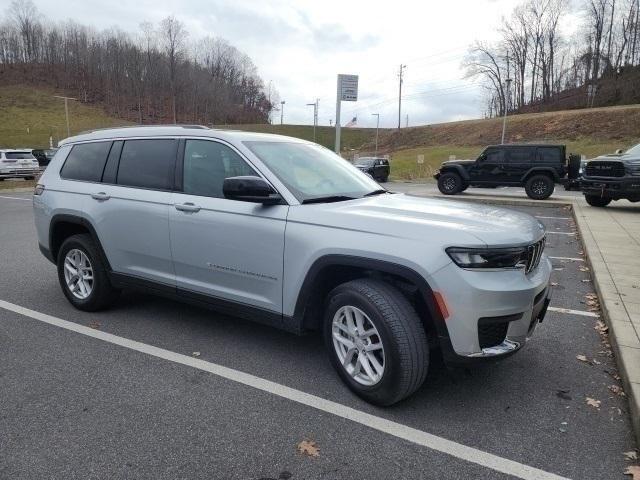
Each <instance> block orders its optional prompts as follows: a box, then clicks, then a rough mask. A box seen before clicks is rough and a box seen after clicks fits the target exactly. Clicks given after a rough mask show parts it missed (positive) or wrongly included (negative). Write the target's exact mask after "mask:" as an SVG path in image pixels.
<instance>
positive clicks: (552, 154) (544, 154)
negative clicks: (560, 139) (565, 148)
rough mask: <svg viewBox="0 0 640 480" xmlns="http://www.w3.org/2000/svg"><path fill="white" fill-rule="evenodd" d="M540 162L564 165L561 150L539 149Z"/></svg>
mask: <svg viewBox="0 0 640 480" xmlns="http://www.w3.org/2000/svg"><path fill="white" fill-rule="evenodd" d="M538 160H539V161H540V162H543V163H564V162H563V158H562V153H561V152H560V149H559V148H551V147H543V148H539V149H538Z"/></svg>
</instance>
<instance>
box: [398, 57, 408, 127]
mask: <svg viewBox="0 0 640 480" xmlns="http://www.w3.org/2000/svg"><path fill="white" fill-rule="evenodd" d="M405 68H407V66H406V65H402V64H400V72H399V73H398V78H399V79H400V83H399V85H398V130H400V118H401V113H402V75H403V73H404V69H405Z"/></svg>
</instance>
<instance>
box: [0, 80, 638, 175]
mask: <svg viewBox="0 0 640 480" xmlns="http://www.w3.org/2000/svg"><path fill="white" fill-rule="evenodd" d="M55 94H56V92H55V91H53V90H46V89H34V88H28V87H24V86H4V87H0V148H1V147H33V148H36V147H46V146H47V145H48V144H49V136H50V135H51V136H52V137H53V141H54V143H55V142H57V141H58V140H59V139H61V138H64V137H66V124H65V115H64V103H63V101H62V100H60V99H57V98H53V95H55ZM69 114H70V127H71V134H76V133H78V132H81V131H83V130H89V129H92V128H103V127H110V126H117V125H126V124H128V123H127V122H125V121H123V120H120V119H117V118H114V117H111V116H109V115H107V114H106V113H105V112H104V110H103V109H101V108H100V107H99V106H95V105H87V104H84V103H81V102H69ZM216 128H228V129H239V130H247V131H258V132H267V133H277V134H282V135H289V136H293V137H298V138H304V139H307V140H313V127H312V126H308V125H267V124H258V125H220V126H216ZM501 133H502V119H499V118H494V119H483V120H466V121H460V122H450V123H440V124H434V125H425V126H421V127H411V128H403V129H402V130H400V131H398V130H396V129H380V139H379V148H378V152H379V153H384V154H390V155H391V165H392V167H391V168H392V170H391V171H392V177H393V178H396V179H416V178H427V179H428V178H430V177H431V175H432V174H433V170H434V169H436V168H438V166H439V165H440V163H441V162H442V161H444V160H447V159H448V158H449V157H450V156H452V155H453V156H455V157H456V158H474V157H475V156H477V155H478V154H479V153H480V151H481V150H482V149H483V148H484V147H485V146H487V145H490V144H496V143H500V136H501ZM374 140H375V129H372V128H344V129H343V130H342V146H343V152H344V153H343V155H344V156H345V157H347V158H352V157H353V155H354V154H356V153H360V154H363V153H373V150H374ZM316 141H317V142H318V143H320V144H321V145H324V146H326V147H328V148H333V143H334V129H333V128H331V127H325V126H320V127H317V129H316ZM506 141H507V142H509V143H514V142H522V143H526V142H553V143H562V144H566V145H567V147H568V150H569V152H572V153H579V154H584V155H587V157H593V156H596V155H600V154H603V153H608V152H613V151H615V150H616V149H618V148H626V147H629V146H631V145H633V144H636V143H638V142H640V105H627V106H617V107H603V108H592V109H584V110H567V111H560V112H547V113H528V114H521V115H513V116H510V117H508V118H507V134H506ZM418 155H424V163H422V164H418V163H417V158H418Z"/></svg>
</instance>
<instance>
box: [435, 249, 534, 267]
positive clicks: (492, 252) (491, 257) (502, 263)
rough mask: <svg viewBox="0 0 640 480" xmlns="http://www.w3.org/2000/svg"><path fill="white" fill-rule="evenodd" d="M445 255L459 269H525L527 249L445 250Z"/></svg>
mask: <svg viewBox="0 0 640 480" xmlns="http://www.w3.org/2000/svg"><path fill="white" fill-rule="evenodd" d="M446 251H447V254H448V255H449V256H450V257H451V260H453V261H454V262H455V263H456V265H458V266H459V267H461V268H525V267H526V265H527V248H526V247H514V248H458V247H449V248H447V250H446Z"/></svg>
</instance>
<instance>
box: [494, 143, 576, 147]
mask: <svg viewBox="0 0 640 480" xmlns="http://www.w3.org/2000/svg"><path fill="white" fill-rule="evenodd" d="M489 147H492V148H496V147H497V148H505V147H559V148H566V145H559V144H553V143H504V144H502V145H488V146H487V147H486V148H489Z"/></svg>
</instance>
